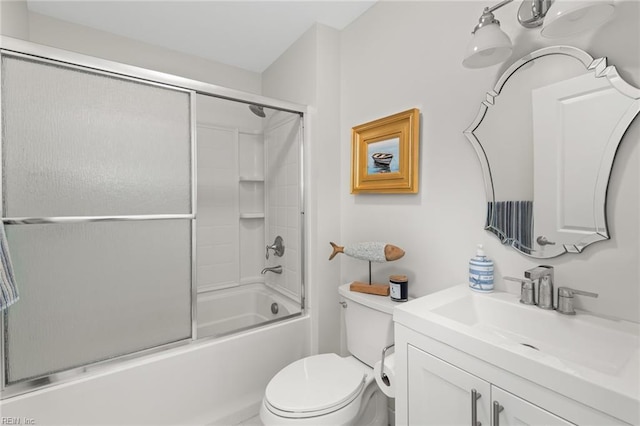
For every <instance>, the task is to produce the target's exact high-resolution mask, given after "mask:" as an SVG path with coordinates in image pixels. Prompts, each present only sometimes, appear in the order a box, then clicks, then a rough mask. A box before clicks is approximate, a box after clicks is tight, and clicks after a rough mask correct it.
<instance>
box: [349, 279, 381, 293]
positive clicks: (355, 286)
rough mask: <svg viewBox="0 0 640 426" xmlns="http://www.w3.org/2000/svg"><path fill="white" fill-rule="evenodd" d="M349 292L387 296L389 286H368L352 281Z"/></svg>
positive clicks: (367, 284)
mask: <svg viewBox="0 0 640 426" xmlns="http://www.w3.org/2000/svg"><path fill="white" fill-rule="evenodd" d="M349 290H351V291H357V292H359V293H368V294H377V295H378V296H388V295H389V284H369V283H363V282H360V281H354V282H352V283H351V285H350V286H349Z"/></svg>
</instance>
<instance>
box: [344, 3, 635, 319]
mask: <svg viewBox="0 0 640 426" xmlns="http://www.w3.org/2000/svg"><path fill="white" fill-rule="evenodd" d="M484 6H485V5H483V4H479V3H478V2H471V1H468V2H449V1H425V2H380V3H378V4H376V5H375V6H374V7H372V8H371V9H370V10H369V11H368V12H366V13H365V14H364V15H363V16H361V17H360V19H358V20H357V21H355V22H354V23H352V24H351V25H350V26H349V27H347V28H346V29H345V30H344V31H343V32H342V33H341V43H342V44H341V76H342V81H341V88H342V90H341V95H342V97H341V99H342V115H341V132H340V138H341V143H340V157H341V160H340V173H341V179H340V187H339V192H340V206H341V214H340V221H341V229H342V238H341V239H342V242H343V243H352V242H358V241H382V242H387V243H393V244H396V245H398V246H400V247H402V248H404V249H405V250H406V255H405V257H404V258H402V259H400V260H398V261H396V262H393V263H388V264H374V266H373V271H374V279H375V280H377V281H379V282H385V281H386V280H387V277H388V275H389V274H390V273H395V272H403V273H407V274H408V275H409V280H410V283H409V288H410V295H412V296H421V295H425V294H428V293H431V292H433V291H436V290H439V289H442V288H446V287H449V286H452V285H455V284H459V283H464V282H466V281H467V273H468V270H467V268H468V263H467V262H468V258H469V257H471V256H472V255H473V254H474V252H475V245H476V244H477V243H482V244H484V246H485V250H486V252H487V253H488V255H490V256H491V257H493V258H494V259H495V261H496V268H497V269H496V280H497V287H498V288H504V287H505V286H506V287H508V289H509V290H510V291H514V292H517V291H518V289H517V288H516V287H517V284H513V285H512V284H504V283H503V282H502V279H501V277H502V276H503V275H510V276H522V273H523V271H524V270H525V269H528V268H530V267H532V266H534V265H537V264H541V263H545V264H550V265H553V266H554V267H555V268H556V269H555V272H556V283H557V285H559V286H569V287H574V288H579V289H583V290H587V291H595V292H597V293H600V297H599V298H598V299H593V300H592V299H586V300H584V301H583V300H580V301H579V302H577V303H580V305H581V306H583V307H585V308H586V309H589V310H592V311H595V312H599V313H602V314H607V315H613V316H615V317H621V318H625V319H629V320H633V321H640V310H639V307H638V301H639V300H640V285H639V284H640V272H639V269H638V263H639V260H640V235H639V224H640V223H639V222H640V220H639V217H640V206H639V195H640V178H639V171H638V166H639V165H640V152H639V150H640V147H639V146H638V145H639V143H638V140H639V139H640V120H638V119H637V118H636V120H635V122H634V123H633V124H632V126H631V128H630V129H629V131H628V132H627V134H626V135H625V137H624V140H623V141H622V144H621V146H620V149H619V151H618V155H617V159H616V162H615V166H614V169H613V173H612V176H611V182H610V186H609V193H608V208H607V214H608V222H609V226H610V231H611V235H612V239H611V240H609V241H606V242H601V243H597V244H595V245H593V246H590V247H588V248H587V249H586V250H585V252H584V253H583V254H580V255H571V254H565V255H563V256H561V257H558V258H555V259H550V260H545V261H536V260H535V259H530V258H528V257H526V256H524V255H521V254H519V253H517V252H515V251H514V250H512V249H510V248H508V247H505V246H502V245H501V244H499V242H498V240H497V238H495V237H494V236H493V235H491V234H489V233H488V232H486V231H484V230H483V225H484V220H485V209H486V200H485V195H484V189H483V188H484V187H483V183H482V173H481V169H480V163H479V160H478V158H477V156H476V154H475V152H474V150H473V148H472V147H471V145H470V144H469V142H468V141H467V140H466V138H465V137H464V136H463V134H462V131H463V130H464V129H466V128H467V126H468V125H469V124H470V123H471V122H472V121H473V119H474V118H475V116H476V113H477V111H478V108H479V105H480V102H481V101H482V100H483V99H484V97H485V93H486V92H487V91H488V90H490V89H491V88H492V87H493V85H494V83H495V81H496V80H497V78H498V77H499V76H500V75H501V74H502V72H503V71H504V70H505V69H506V68H507V67H508V66H509V65H510V64H511V63H512V62H513V61H515V60H516V59H517V58H519V57H521V56H523V55H524V54H527V53H529V52H531V51H533V50H536V49H537V48H540V47H543V46H549V45H554V44H569V45H574V46H577V47H580V48H582V49H584V50H586V51H587V52H588V53H590V54H591V55H592V56H594V57H600V56H607V57H608V58H609V62H610V64H613V65H616V67H617V68H618V70H619V71H620V74H621V75H622V76H623V77H624V78H625V79H627V81H629V82H630V83H631V84H633V85H635V86H640V53H639V52H640V49H639V43H640V41H639V40H640V28H639V22H638V19H637V17H638V16H639V15H640V2H637V1H633V2H622V3H621V4H619V5H618V14H617V17H616V18H615V20H614V21H612V22H610V23H609V24H607V25H606V26H604V27H601V28H600V29H598V30H597V31H594V32H592V33H590V34H587V35H585V36H582V37H580V38H566V39H562V40H557V41H550V40H546V39H544V40H543V39H542V38H541V37H540V36H539V32H538V31H536V30H527V29H525V28H523V27H521V26H520V25H519V24H518V23H517V20H516V13H517V8H518V7H519V2H514V3H511V4H509V5H507V6H505V7H503V8H502V9H500V10H499V11H497V12H496V16H497V18H498V19H499V20H500V21H501V23H502V28H503V29H504V30H505V31H506V32H507V33H508V34H509V35H510V36H511V39H512V40H513V42H514V45H515V49H514V50H515V51H514V55H513V56H512V59H510V60H509V61H507V62H506V63H504V64H502V65H497V66H494V67H491V68H487V69H480V70H470V69H465V68H463V67H462V65H461V61H462V54H463V52H464V49H465V46H466V44H467V43H468V41H469V39H470V37H471V34H470V32H471V30H472V29H473V27H474V26H475V25H476V23H477V20H478V18H479V16H480V14H481V13H482V8H483V7H484ZM412 107H418V108H420V110H421V112H422V122H421V125H422V129H421V134H422V136H421V145H420V150H421V152H420V193H419V194H417V195H357V196H356V195H351V194H349V179H350V167H351V164H350V134H349V132H350V128H351V127H352V126H355V125H358V124H361V123H364V122H367V121H370V120H373V119H376V118H380V117H383V116H386V115H389V114H391V113H395V112H399V111H403V110H406V109H408V108H412ZM340 261H341V262H342V270H341V278H340V281H344V282H347V281H351V280H363V279H365V278H366V277H367V265H366V263H365V262H362V261H360V260H355V259H352V258H348V257H342V258H341V260H340Z"/></svg>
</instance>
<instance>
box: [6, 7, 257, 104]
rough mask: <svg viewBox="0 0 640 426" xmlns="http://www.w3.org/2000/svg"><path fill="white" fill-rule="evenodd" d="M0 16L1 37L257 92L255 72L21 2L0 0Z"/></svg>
mask: <svg viewBox="0 0 640 426" xmlns="http://www.w3.org/2000/svg"><path fill="white" fill-rule="evenodd" d="M0 16H1V21H0V22H1V24H2V26H1V27H0V33H1V34H2V35H7V36H10V37H15V38H20V39H23V40H27V41H31V42H34V43H39V44H43V45H45V46H52V47H57V48H60V49H65V50H70V51H73V52H78V53H83V54H85V55H90V56H96V57H99V58H103V59H108V60H112V61H116V62H121V63H124V64H128V65H134V66H138V67H142V68H147V69H150V70H154V71H160V72H165V73H169V74H173V75H178V76H181V77H186V78H191V79H194V80H198V81H202V82H205V83H211V84H216V85H219V86H223V87H228V88H231V89H237V90H243V91H245V92H251V93H260V91H261V84H260V83H261V76H260V74H259V73H256V72H252V71H247V70H243V69H241V68H238V67H234V66H230V65H225V64H222V63H219V62H214V61H210V60H207V59H203V58H200V57H196V56H193V55H187V54H184V53H180V52H177V51H174V50H170V49H166V48H162V47H158V46H154V45H151V44H148V43H143V42H139V41H135V40H132V39H129V38H126V37H121V36H118V35H115V34H110V33H107V32H105V31H100V30H95V29H93V28H89V27H85V26H82V25H77V24H73V23H71V22H65V21H61V20H59V19H55V18H51V17H49V16H45V15H41V14H38V13H31V12H29V11H28V10H27V7H26V2H25V1H24V0H18V1H0Z"/></svg>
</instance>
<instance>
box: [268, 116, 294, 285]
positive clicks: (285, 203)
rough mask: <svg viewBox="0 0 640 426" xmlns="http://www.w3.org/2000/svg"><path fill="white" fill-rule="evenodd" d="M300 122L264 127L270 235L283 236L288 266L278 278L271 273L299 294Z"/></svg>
mask: <svg viewBox="0 0 640 426" xmlns="http://www.w3.org/2000/svg"><path fill="white" fill-rule="evenodd" d="M298 126H299V122H298V120H288V121H283V122H281V123H279V124H278V125H275V126H273V127H271V128H268V129H267V130H265V145H266V147H267V165H266V168H267V180H266V188H265V192H266V199H267V213H268V214H267V220H266V226H267V238H274V237H275V236H276V235H281V236H282V237H283V239H284V241H285V246H286V251H285V255H284V257H283V259H278V262H279V263H280V264H282V266H283V268H284V269H285V271H284V273H283V274H282V275H280V276H278V277H272V276H269V277H267V279H268V280H269V283H270V284H273V285H276V286H278V287H280V288H281V289H282V290H283V291H284V292H285V293H288V294H291V295H292V296H295V297H299V296H300V284H301V280H302V277H301V275H300V261H301V259H300V252H299V245H300V244H299V238H300V233H299V232H298V229H299V225H300V210H301V207H300V196H299V191H300V187H299V182H300V178H299V167H298V159H299V155H300V151H299V143H300V139H299V137H300V135H299V127H298Z"/></svg>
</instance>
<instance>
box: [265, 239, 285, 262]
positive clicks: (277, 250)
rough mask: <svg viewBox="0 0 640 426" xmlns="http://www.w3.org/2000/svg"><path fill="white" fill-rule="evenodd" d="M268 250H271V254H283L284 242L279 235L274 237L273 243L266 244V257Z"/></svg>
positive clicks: (279, 255) (280, 255)
mask: <svg viewBox="0 0 640 426" xmlns="http://www.w3.org/2000/svg"><path fill="white" fill-rule="evenodd" d="M269 250H273V254H275V255H276V256H278V257H282V255H283V254H284V244H283V241H282V237H281V236H280V235H278V236H277V237H276V239H275V241H274V242H273V244H271V245H270V246H267V254H266V255H265V257H266V258H267V259H269Z"/></svg>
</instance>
